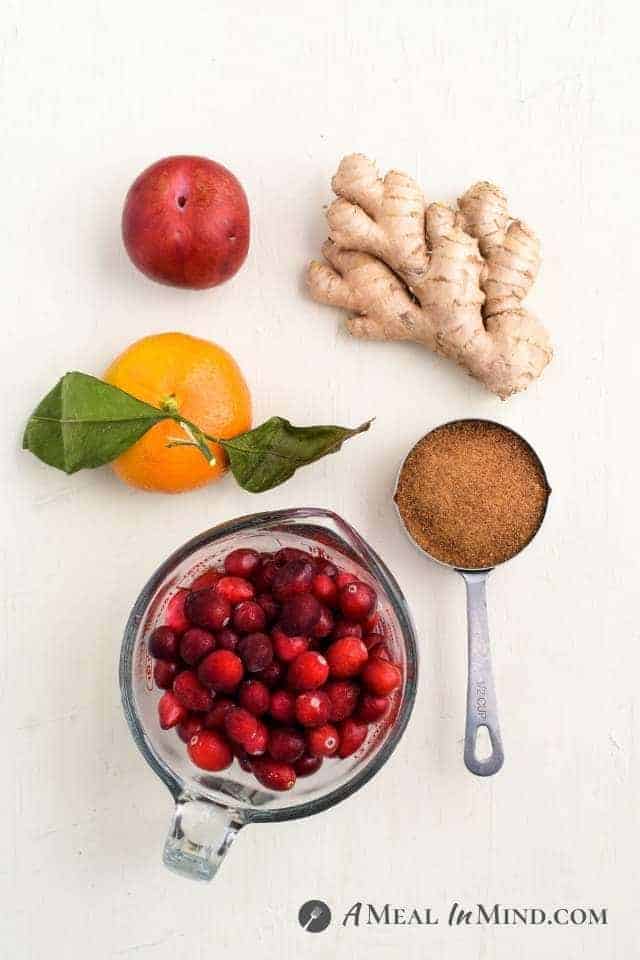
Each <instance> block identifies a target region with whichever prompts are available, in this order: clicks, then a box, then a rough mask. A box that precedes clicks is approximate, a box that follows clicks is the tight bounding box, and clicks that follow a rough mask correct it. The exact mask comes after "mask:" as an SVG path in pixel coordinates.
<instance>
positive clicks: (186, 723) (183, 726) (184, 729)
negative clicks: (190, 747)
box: [177, 713, 203, 743]
mask: <svg viewBox="0 0 640 960" xmlns="http://www.w3.org/2000/svg"><path fill="white" fill-rule="evenodd" d="M202 727H203V723H202V717H198V716H196V714H195V713H190V714H189V715H188V716H187V717H185V719H184V720H183V721H182V723H179V724H178V726H177V731H178V736H179V737H180V739H181V740H182V741H183V743H189V740H191V737H195V735H196V733H200V731H201V730H202Z"/></svg>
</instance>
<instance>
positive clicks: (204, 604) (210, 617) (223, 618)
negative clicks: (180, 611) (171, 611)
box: [184, 586, 231, 630]
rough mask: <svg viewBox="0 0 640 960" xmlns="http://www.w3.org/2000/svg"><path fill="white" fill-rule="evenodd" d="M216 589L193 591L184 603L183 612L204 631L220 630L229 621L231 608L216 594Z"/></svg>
mask: <svg viewBox="0 0 640 960" xmlns="http://www.w3.org/2000/svg"><path fill="white" fill-rule="evenodd" d="M217 590H218V587H217V586H216V587H215V588H214V589H211V588H209V589H207V590H194V591H193V592H191V593H190V594H189V595H188V597H187V599H186V602H185V605H184V608H185V612H186V614H187V616H188V618H189V620H190V621H191V623H194V624H195V625H196V626H197V627H203V628H204V629H205V630H222V628H223V627H226V625H227V624H228V623H229V620H230V619H231V606H230V604H229V602H228V601H227V600H225V599H224V597H221V596H219V595H218V593H217Z"/></svg>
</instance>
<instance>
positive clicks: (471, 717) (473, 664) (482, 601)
mask: <svg viewBox="0 0 640 960" xmlns="http://www.w3.org/2000/svg"><path fill="white" fill-rule="evenodd" d="M459 572H460V573H461V575H462V577H463V579H464V582H465V586H466V589H467V631H468V641H469V647H468V649H469V674H468V678H467V719H466V726H465V735H464V762H465V766H466V767H467V769H468V770H470V771H471V773H475V774H476V776H478V777H490V776H492V775H493V774H494V773H497V772H498V770H500V768H501V767H502V764H503V763H504V752H503V750H502V737H501V736H500V724H499V722H498V704H497V701H496V691H495V686H494V682H493V670H492V668H491V649H490V643H489V618H488V615H487V577H488V576H489V573H490V572H491V571H489V570H484V571H481V572H479V573H465V572H464V571H459ZM482 727H485V728H486V730H487V732H488V734H489V738H490V740H491V753H490V755H489V756H488V757H485V758H484V759H482V760H480V759H479V758H478V755H477V740H478V731H479V730H480V729H481V728H482Z"/></svg>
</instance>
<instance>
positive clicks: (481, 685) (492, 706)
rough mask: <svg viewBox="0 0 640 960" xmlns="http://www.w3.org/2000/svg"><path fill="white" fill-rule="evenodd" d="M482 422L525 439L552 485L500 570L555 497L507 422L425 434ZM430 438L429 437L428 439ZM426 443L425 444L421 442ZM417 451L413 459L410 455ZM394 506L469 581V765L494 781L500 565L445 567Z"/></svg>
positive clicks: (499, 750)
mask: <svg viewBox="0 0 640 960" xmlns="http://www.w3.org/2000/svg"><path fill="white" fill-rule="evenodd" d="M465 423H468V424H477V423H486V424H491V425H492V426H496V427H498V428H500V430H504V431H506V432H507V433H511V434H512V435H513V436H514V437H516V438H517V439H518V440H519V441H521V442H522V443H523V444H524V445H525V447H526V448H527V449H528V450H529V452H530V453H531V455H532V457H533V459H534V461H535V463H536V464H537V466H538V468H539V470H540V474H541V476H542V478H543V480H544V483H545V486H546V498H545V502H544V508H543V510H542V512H541V515H540V519H539V522H538V525H537V527H536V529H535V530H534V531H533V534H532V535H531V537H530V538H529V540H528V541H527V542H526V543H525V544H524V545H523V546H522V547H521V548H520V549H519V550H517V551H515V552H514V553H513V554H512V555H511V556H510V557H507V558H506V559H505V560H503V561H501V563H500V564H496V565H495V566H498V565H502V563H506V562H507V560H512V559H513V557H515V556H517V555H518V554H519V553H521V552H522V550H524V549H525V548H526V547H527V546H528V545H529V544H530V543H531V541H532V540H533V538H534V537H535V536H536V534H537V533H538V531H539V530H540V527H541V526H542V522H543V520H544V517H545V514H546V510H547V505H548V501H549V494H550V492H551V488H550V487H549V483H548V480H547V475H546V472H545V470H544V467H543V465H542V462H541V460H540V458H539V457H538V455H537V453H536V452H535V450H534V449H533V447H532V446H531V445H530V444H529V443H527V441H526V440H525V439H524V438H523V437H521V436H520V434H518V433H516V431H515V430H511V429H510V428H509V427H505V426H504V424H500V423H496V422H495V421H493V420H483V419H480V418H477V417H473V418H470V419H468V420H452V421H449V422H448V423H443V424H440V425H439V426H438V427H434V429H433V430H431V431H429V433H427V434H425V437H427V436H429V435H430V434H431V433H434V432H435V431H437V430H441V429H442V428H444V427H449V426H453V425H455V424H465ZM422 439H424V437H423V438H422ZM418 443H420V441H418ZM416 445H417V444H414V447H412V450H413V449H415V446H416ZM410 453H411V451H410V452H409V454H408V455H407V456H409V455H410ZM405 462H406V458H405V460H404V461H403V463H402V464H401V466H400V470H399V471H398V477H397V480H396V491H397V489H398V482H399V480H400V476H401V474H402V470H403V467H404V464H405ZM394 503H395V504H396V512H397V514H398V517H399V519H400V522H401V524H402V528H403V530H404V531H405V533H406V535H407V537H408V538H409V540H410V541H411V542H412V543H413V545H414V546H415V547H416V548H417V549H418V550H419V551H420V552H421V553H422V554H423V555H424V556H426V557H429V559H430V560H432V561H433V562H434V563H438V564H440V566H444V567H449V568H450V569H452V570H455V571H456V573H459V574H460V576H461V577H462V579H463V580H464V583H465V588H466V598H467V656H468V673H467V702H466V719H465V736H464V763H465V766H466V767H467V769H468V770H469V771H470V772H471V773H474V774H476V776H479V777H489V776H492V775H493V774H495V773H497V772H498V771H499V770H500V769H501V767H502V765H503V763H504V749H503V745H502V735H501V733H500V723H499V719H498V704H497V698H496V690H495V683H494V679H493V668H492V663H491V647H490V640H489V619H488V612H487V579H488V577H489V574H490V573H491V572H492V571H493V570H494V569H495V566H492V567H484V568H464V567H456V566H454V565H453V564H449V563H445V562H444V561H442V560H440V559H438V558H437V557H434V556H432V555H431V554H430V553H429V552H428V551H427V550H425V549H424V547H422V546H421V545H420V544H419V543H417V542H416V540H414V538H413V536H412V535H411V533H410V532H409V530H408V529H407V526H406V524H405V522H404V519H403V517H402V514H401V513H400V510H399V509H398V506H397V503H396V498H395V494H394ZM483 732H484V733H486V735H487V736H488V739H489V744H490V748H491V752H490V753H488V755H487V756H483V757H480V756H479V752H478V748H479V737H480V736H481V734H482V733H483Z"/></svg>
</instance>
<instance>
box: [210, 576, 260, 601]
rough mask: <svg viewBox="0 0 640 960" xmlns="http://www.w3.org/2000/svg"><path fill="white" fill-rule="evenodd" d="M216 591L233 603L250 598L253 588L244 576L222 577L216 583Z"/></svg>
mask: <svg viewBox="0 0 640 960" xmlns="http://www.w3.org/2000/svg"><path fill="white" fill-rule="evenodd" d="M216 593H217V595H218V596H219V597H224V599H225V600H227V601H228V602H229V603H230V604H232V605H233V604H235V603H242V601H243V600H252V599H253V597H254V595H255V589H254V586H253V584H252V583H249V581H248V580H245V579H244V577H222V578H221V579H220V580H218V582H217V584H216Z"/></svg>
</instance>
